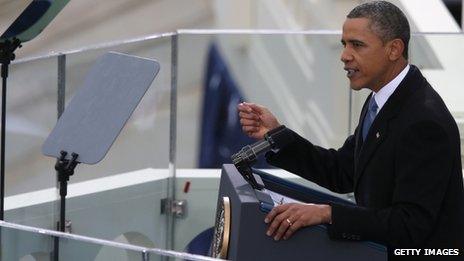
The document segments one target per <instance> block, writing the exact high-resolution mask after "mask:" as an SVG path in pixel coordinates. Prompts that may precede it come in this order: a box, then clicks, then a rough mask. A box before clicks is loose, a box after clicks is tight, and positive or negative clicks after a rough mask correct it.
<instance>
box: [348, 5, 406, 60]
mask: <svg viewBox="0 0 464 261" xmlns="http://www.w3.org/2000/svg"><path fill="white" fill-rule="evenodd" d="M346 17H347V18H368V19H369V20H370V28H371V30H372V31H373V32H374V33H375V34H377V35H378V36H379V37H380V39H382V41H383V42H384V43H385V42H387V41H390V40H393V39H397V38H399V39H401V40H402V41H403V43H404V51H403V57H404V58H406V59H408V45H409V39H410V37H411V32H410V29H409V22H408V19H407V18H406V16H405V15H404V13H403V12H402V11H401V9H399V8H398V7H397V6H395V5H394V4H392V3H389V2H387V1H373V2H367V3H364V4H361V5H358V6H357V7H355V8H354V9H353V10H351V12H350V13H349V14H348V15H347V16H346Z"/></svg>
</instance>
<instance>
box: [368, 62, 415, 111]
mask: <svg viewBox="0 0 464 261" xmlns="http://www.w3.org/2000/svg"><path fill="white" fill-rule="evenodd" d="M409 67H410V66H409V64H408V65H406V67H405V68H404V69H403V70H402V71H401V72H400V73H399V74H398V75H397V76H396V77H395V79H393V80H391V81H390V82H389V83H387V85H385V86H383V87H382V88H380V90H379V91H378V92H373V94H372V95H373V96H374V99H375V103H377V106H378V107H379V108H378V109H377V113H378V112H379V111H380V109H382V107H383V105H385V103H386V102H387V100H388V98H390V96H391V95H392V94H393V92H394V91H395V90H396V88H398V86H399V85H400V83H401V81H402V80H403V79H404V77H406V74H408V71H409Z"/></svg>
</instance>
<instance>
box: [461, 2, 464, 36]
mask: <svg viewBox="0 0 464 261" xmlns="http://www.w3.org/2000/svg"><path fill="white" fill-rule="evenodd" d="M461 32H464V0H462V3H461Z"/></svg>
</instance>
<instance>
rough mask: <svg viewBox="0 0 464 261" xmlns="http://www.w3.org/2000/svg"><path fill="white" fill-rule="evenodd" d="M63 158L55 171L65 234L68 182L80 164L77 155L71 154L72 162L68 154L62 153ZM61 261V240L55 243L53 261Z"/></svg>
mask: <svg viewBox="0 0 464 261" xmlns="http://www.w3.org/2000/svg"><path fill="white" fill-rule="evenodd" d="M60 153H61V157H60V158H59V159H58V161H57V162H56V164H55V170H56V171H57V173H58V182H59V183H60V221H59V223H58V227H59V229H58V230H59V231H61V232H65V223H66V195H67V194H68V181H69V177H71V176H72V175H73V174H74V169H75V168H76V166H77V164H79V162H78V161H77V157H78V156H79V155H78V154H76V153H74V152H73V153H71V160H67V159H66V155H68V152H66V151H61V152H60ZM58 259H59V238H55V241H54V253H53V260H58Z"/></svg>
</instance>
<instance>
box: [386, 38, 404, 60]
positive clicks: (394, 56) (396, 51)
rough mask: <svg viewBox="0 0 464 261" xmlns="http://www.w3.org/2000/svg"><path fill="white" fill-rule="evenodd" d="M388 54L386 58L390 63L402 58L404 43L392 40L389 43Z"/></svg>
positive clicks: (399, 40)
mask: <svg viewBox="0 0 464 261" xmlns="http://www.w3.org/2000/svg"><path fill="white" fill-rule="evenodd" d="M389 45H390V48H389V49H390V53H389V55H388V58H389V59H390V61H396V60H398V59H399V58H401V57H403V51H404V48H405V46H404V43H403V41H402V40H401V39H393V40H391V41H390V44H389Z"/></svg>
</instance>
